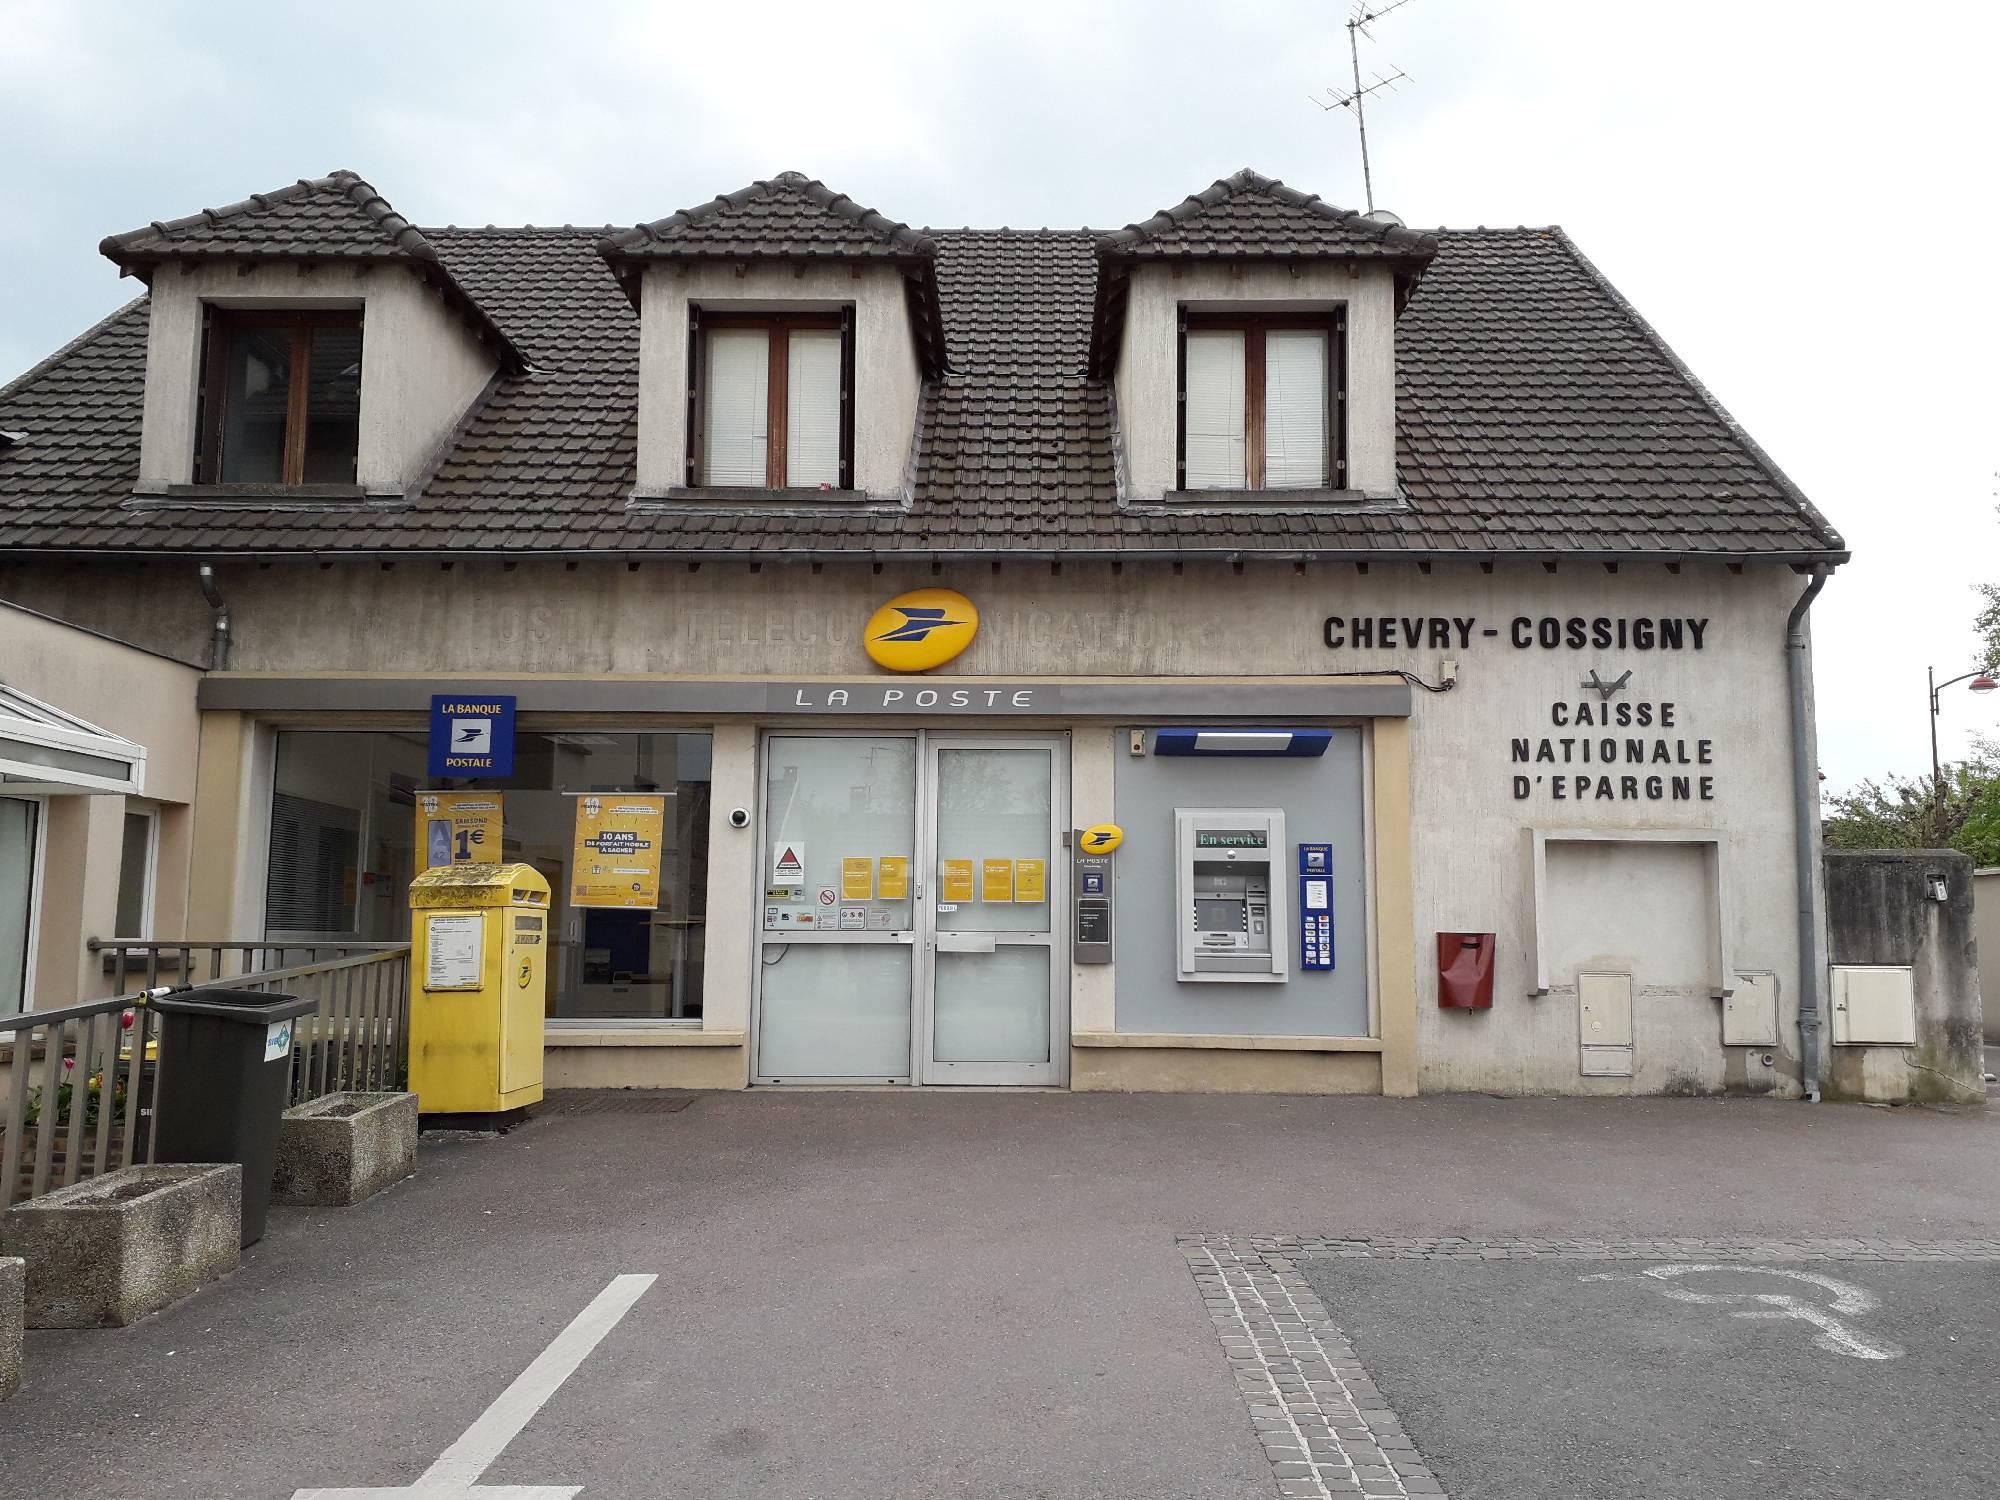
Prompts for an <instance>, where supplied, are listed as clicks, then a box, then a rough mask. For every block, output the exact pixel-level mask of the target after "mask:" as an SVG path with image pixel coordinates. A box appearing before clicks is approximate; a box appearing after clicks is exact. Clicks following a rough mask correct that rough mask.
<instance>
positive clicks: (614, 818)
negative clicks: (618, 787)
mask: <svg viewBox="0 0 2000 1500" xmlns="http://www.w3.org/2000/svg"><path fill="white" fill-rule="evenodd" d="M666 825H667V799H666V798H665V797H661V796H653V795H648V794H645V793H640V792H593V793H591V794H590V795H588V796H585V797H578V798H577V799H576V863H575V866H574V873H573V874H572V875H571V877H570V888H569V899H570V904H571V905H572V906H619V907H624V908H626V909H627V910H632V911H651V910H653V908H655V907H656V906H658V905H659V904H660V845H661V842H662V840H663V837H664V835H665V832H666Z"/></svg>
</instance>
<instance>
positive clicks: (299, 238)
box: [97, 168, 438, 266]
mask: <svg viewBox="0 0 2000 1500" xmlns="http://www.w3.org/2000/svg"><path fill="white" fill-rule="evenodd" d="M97 248H98V250H99V251H100V252H101V253H102V254H104V255H105V256H107V257H109V258H110V259H112V260H114V261H116V262H117V263H118V264H119V265H121V266H138V265H141V264H143V263H149V262H153V261H159V260H164V259H167V258H169V257H179V256H186V255H273V256H301V255H310V256H314V257H317V258H325V257H329V256H353V257H357V258H361V259H380V258H382V257H385V256H391V255H407V256H412V257H415V258H416V259H418V260H436V259H437V258H438V254H437V251H436V250H435V249H433V248H432V247H431V244H430V242H429V241H428V240H426V239H425V238H424V236H423V232H422V231H421V230H419V229H417V228H416V227H415V226H414V225H412V224H411V223H410V221H409V220H408V219H406V218H404V217H403V216H402V215H401V214H399V213H397V212H396V211H395V209H393V208H391V207H390V206H389V200H388V199H387V198H384V197H383V196H382V195H381V194H380V193H378V192H376V191H375V189H374V188H372V187H370V186H369V185H368V184H367V183H366V182H364V181H362V180H361V178H360V177H359V176H358V175H357V174H356V173H353V172H349V171H347V170H345V169H344V168H343V169H342V170H340V171H337V172H330V173H328V174H327V175H326V176H325V177H301V178H300V179H299V180H298V181H297V182H295V183H293V184H292V185H291V186H290V187H283V188H279V189H278V190H277V191H276V192H270V193H252V194H251V195H250V196H249V197H248V198H245V199H244V200H243V201H242V202H241V203H232V204H230V205H229V206H228V207H226V208H204V209H203V210H202V211H201V212H200V213H198V214H190V215H188V216H187V217H186V218H185V219H168V220H166V221H164V222H162V221H161V220H158V219H155V220H154V221H153V222H152V223H150V224H148V225H146V226H145V227H144V228H142V229H134V230H130V231H128V232H127V233H125V234H114V235H110V236H108V237H107V238H106V239H105V240H104V242H103V243H102V244H100V245H99V246H98V247H97Z"/></svg>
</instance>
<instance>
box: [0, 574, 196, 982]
mask: <svg viewBox="0 0 2000 1500" xmlns="http://www.w3.org/2000/svg"><path fill="white" fill-rule="evenodd" d="M173 581H174V582H177V583H179V584H181V585H182V586H184V587H185V588H186V589H187V590H188V592H189V593H192V594H195V597H196V598H197V599H199V598H200V595H199V594H198V593H196V591H195V587H194V576H193V568H192V567H189V568H188V569H186V570H185V571H177V572H176V574H175V578H174V580H173ZM161 582H165V580H161ZM200 678H201V673H200V671H198V670H197V669H196V668H194V667H191V666H188V665H185V664H184V663H182V662H178V661H169V660H165V659H163V658H161V657H159V656H155V655H152V654H150V653H148V652H146V651H142V650H138V649H135V648H134V647H131V646H127V645H123V644H121V643H119V642H117V641H113V640H107V639H105V638H103V637H101V636H97V635H91V634H88V633H86V632H84V631H81V630H76V629H72V628H70V627H69V626H67V625H64V624H61V623H59V622H57V621H55V620H52V619H46V618H44V617H42V616H40V615H36V614H31V613H29V612H28V611H27V610H25V609H21V608H18V607H16V606H13V605H10V604H6V603H4V602H0V680H4V681H6V683H7V684H8V685H9V686H11V687H14V688H18V689H19V690H20V691H22V692H24V693H27V694H28V695H29V696H30V697H34V698H39V699H41V700H42V701H44V702H46V703H52V704H54V705H55V706H56V707H57V708H60V709H62V710H64V711H65V712H67V713H73V714H75V715H77V716H78V717H79V718H82V719H85V720H87V721H89V722H90V723H92V724H95V725H97V726H98V727H99V728H101V729H108V730H110V731H111V732H112V733H114V734H118V735H122V736H124V737H125V738H126V739H129V740H132V741H133V742H135V743H137V744H140V745H143V746H145V748H146V781H145V794H144V796H143V797H141V798H137V799H127V798H124V797H117V796H56V797H49V798H47V799H45V806H46V809H47V819H48V822H47V837H46V839H45V840H44V844H45V854H44V865H43V869H42V896H41V917H40V921H39V923H38V924H37V929H36V937H35V944H36V953H35V963H34V972H35V989H34V996H33V1004H34V1007H35V1008H38V1009H46V1008H48V1007H51V1006H60V1005H73V1004H76V1003H77V1002H78V1001H80V1000H88V999H94V998H96V997H97V996H99V995H103V994H107V993H109V989H108V983H109V981H108V980H107V979H106V977H105V975H104V970H103V962H102V960H101V958H100V957H99V956H98V955H95V954H92V953H90V952H89V951H88V950H87V949H86V948H85V946H84V945H85V943H86V942H87V940H88V939H90V938H93V937H131V936H135V935H136V934H132V933H120V932H116V931H114V926H115V918H116V916H117V909H118V874H119V866H120V863H121V858H122V842H121V841H122V836H123V831H124V816H125V811H126V808H127V806H128V801H129V802H130V805H132V806H133V807H135V808H137V807H147V808H152V809H155V810H157V812H158V813H159V834H158V839H159V842H158V847H157V849H156V851H155V856H154V858H155V878H154V893H153V933H152V934H143V935H145V936H152V935H162V936H175V937H178V936H182V935H184V934H185V933H186V931H187V928H186V925H185V923H186V921H187V906H188V889H189V866H190V859H191V853H192V848H191V846H192V838H193V821H194V819H193V804H194V801H195V784H196V775H197V769H198V760H199V740H200V736H199V732H198V728H197V714H196V710H195V684H196V683H197V682H198V681H199V680H200Z"/></svg>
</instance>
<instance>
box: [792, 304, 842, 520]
mask: <svg viewBox="0 0 2000 1500" xmlns="http://www.w3.org/2000/svg"><path fill="white" fill-rule="evenodd" d="M840 345H841V338H840V334H839V332H838V331H837V330H834V329H828V330H826V331H825V332H816V331H812V330H808V329H795V330H794V331H793V333H792V337H791V350H790V365H791V368H790V370H789V371H788V372H787V378H788V381H789V384H788V387H787V388H788V390H789V391H790V397H789V400H788V404H787V408H786V413H787V414H786V426H785V483H786V484H788V485H792V486H794V487H797V488H817V487H818V486H820V485H822V484H825V485H832V486H834V487H835V488H838V487H839V486H840Z"/></svg>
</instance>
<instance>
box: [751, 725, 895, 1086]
mask: <svg viewBox="0 0 2000 1500" xmlns="http://www.w3.org/2000/svg"><path fill="white" fill-rule="evenodd" d="M917 805H918V804H917V736H916V735H915V734H914V733H911V734H774V735H769V736H767V737H766V738H765V741H764V799H763V810H762V816H761V818H760V819H759V821H758V828H759V850H758V858H759V860H760V861H761V866H762V867H761V868H760V870H759V871H758V879H759V881H760V882H761V889H762V892H763V897H764V899H763V901H762V903H761V904H760V906H759V912H758V916H759V922H758V934H757V958H758V1003H757V1018H756V1025H757V1036H756V1048H757V1060H756V1067H755V1078H756V1080H757V1081H758V1082H760V1083H909V1082H912V1081H913V1074H912V1071H911V1059H912V1057H913V1055H914V1049H913V1040H914V1036H913V1032H914V1028H913V1024H912V1021H913V1015H914V1006H913V1004H912V996H913V994H914V989H915V984H916V978H917V976H916V973H915V967H914V962H913V959H914V954H915V951H916V932H917V927H918V923H919V921H920V917H919V912H920V910H921V903H920V902H919V900H918V889H919V881H918V878H917V869H916V862H915V855H916V826H917V817H916V810H917Z"/></svg>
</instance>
